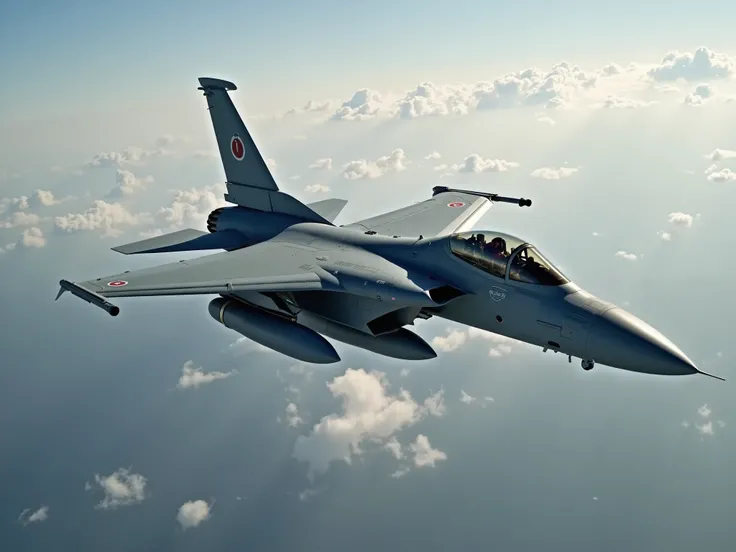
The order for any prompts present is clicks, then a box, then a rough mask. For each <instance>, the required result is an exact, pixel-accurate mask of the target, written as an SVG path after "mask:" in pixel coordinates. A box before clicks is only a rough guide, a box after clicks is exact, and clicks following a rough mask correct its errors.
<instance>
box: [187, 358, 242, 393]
mask: <svg viewBox="0 0 736 552" xmlns="http://www.w3.org/2000/svg"><path fill="white" fill-rule="evenodd" d="M234 374H237V372H236V371H235V370H233V371H231V372H204V371H202V368H195V367H194V362H192V361H191V360H187V361H186V362H185V363H184V366H182V368H181V377H180V378H179V383H177V384H176V387H177V388H179V389H190V388H194V389H197V388H198V387H199V386H200V385H205V384H208V383H212V382H213V381H216V380H221V379H225V378H229V377H230V376H232V375H234Z"/></svg>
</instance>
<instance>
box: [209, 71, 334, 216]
mask: <svg viewBox="0 0 736 552" xmlns="http://www.w3.org/2000/svg"><path fill="white" fill-rule="evenodd" d="M199 84H200V86H199V90H202V91H203V92H204V95H205V97H206V98H207V106H208V109H209V112H210V117H211V118H212V126H213V127H214V129H215V137H216V138H217V146H218V148H219V149H220V157H221V158H222V165H223V167H224V169H225V177H226V178H227V191H228V193H227V194H226V195H225V200H227V201H229V202H230V203H235V204H236V205H240V206H241V207H247V208H249V209H256V210H258V211H272V212H275V213H283V214H287V215H292V216H295V217H298V218H301V219H303V220H307V221H310V222H321V223H323V224H331V222H330V221H329V220H327V219H325V218H324V217H323V216H322V215H320V214H318V213H316V212H315V211H313V210H312V209H310V208H309V207H307V206H306V205H304V204H303V203H301V202H300V201H299V200H297V199H296V198H294V197H292V196H290V195H289V194H286V193H284V192H281V191H279V187H278V186H277V185H276V181H275V180H274V179H273V176H272V175H271V171H269V170H268V166H267V165H266V162H265V161H264V160H263V157H261V154H260V152H259V151H258V148H257V147H256V145H255V143H254V142H253V138H251V136H250V133H249V132H248V129H246V128H245V125H244V124H243V120H242V119H241V118H240V115H239V114H238V110H237V109H236V108H235V105H233V102H232V100H231V99H230V96H229V95H228V91H229V90H237V87H236V86H235V85H234V84H233V83H232V82H228V81H225V80H221V79H214V78H210V77H200V78H199Z"/></svg>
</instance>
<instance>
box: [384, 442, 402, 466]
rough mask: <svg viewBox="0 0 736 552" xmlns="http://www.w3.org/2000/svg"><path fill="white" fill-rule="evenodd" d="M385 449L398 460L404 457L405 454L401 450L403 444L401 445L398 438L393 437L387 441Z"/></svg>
mask: <svg viewBox="0 0 736 552" xmlns="http://www.w3.org/2000/svg"><path fill="white" fill-rule="evenodd" d="M383 447H384V448H385V449H386V450H388V451H389V452H390V453H391V454H392V455H393V456H394V458H396V459H397V460H401V459H402V458H403V457H404V452H403V451H402V450H401V443H399V440H398V439H397V438H396V437H391V439H389V440H388V441H386V443H385V444H384V445H383Z"/></svg>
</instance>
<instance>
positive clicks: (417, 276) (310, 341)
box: [57, 78, 722, 379]
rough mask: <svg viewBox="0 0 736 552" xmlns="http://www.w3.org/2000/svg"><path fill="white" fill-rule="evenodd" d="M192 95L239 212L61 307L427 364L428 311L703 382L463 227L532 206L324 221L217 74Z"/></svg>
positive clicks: (126, 249)
mask: <svg viewBox="0 0 736 552" xmlns="http://www.w3.org/2000/svg"><path fill="white" fill-rule="evenodd" d="M200 85H201V86H200V90H202V91H203V92H204V94H205V96H206V97H207V101H208V107H209V111H210V116H211V118H212V123H213V126H214V130H215V136H216V139H217V143H218V147H219V149H220V154H221V157H222V161H223V167H224V169H225V174H226V178H227V186H228V194H227V195H226V199H227V200H228V201H229V202H230V203H233V204H234V206H231V207H225V208H220V209H216V210H215V211H213V212H212V213H211V214H210V216H209V217H208V221H207V227H208V230H209V232H202V231H198V230H193V229H186V230H181V231H178V232H174V233H171V234H166V235H163V236H157V237H154V238H149V239H146V240H141V241H139V242H135V243H131V244H125V245H122V246H118V247H115V248H114V249H115V250H116V251H118V252H120V253H123V254H141V253H159V252H172V251H198V250H203V251H206V250H209V251H213V250H214V251H218V250H219V251H220V252H218V253H215V254H212V255H206V256H202V257H199V258H196V259H189V260H184V261H180V262H179V263H170V264H166V265H160V266H156V267H152V268H148V269H143V270H137V271H128V272H124V273H122V274H117V275H113V276H108V277H105V278H97V279H93V280H88V281H84V282H79V283H72V282H69V281H67V280H62V281H61V282H60V283H61V290H60V291H59V295H58V296H57V299H58V297H59V296H60V295H61V294H62V293H64V292H65V291H69V292H71V293H72V294H73V295H76V296H77V297H80V298H81V299H83V300H85V301H87V302H89V303H92V304H94V305H96V306H98V307H100V308H102V309H104V310H106V311H107V312H108V313H110V314H111V315H113V316H117V314H118V313H119V311H120V309H119V308H118V307H117V306H115V305H113V304H112V303H110V302H109V301H108V299H109V298H114V297H133V296H156V295H191V294H209V295H215V296H217V297H216V298H215V299H214V300H213V301H212V302H211V303H210V306H209V311H210V314H211V316H212V317H213V318H214V319H215V320H217V321H218V322H220V323H221V324H223V325H225V326H227V327H228V328H231V329H233V330H235V331H237V332H239V333H241V334H242V335H245V336H246V337H249V338H250V339H253V340H254V341H257V342H259V343H261V344H262V345H264V346H266V347H270V348H272V349H274V350H276V351H279V352H281V353H283V354H286V355H288V356H291V357H293V358H297V359H300V360H303V361H305V362H314V363H331V362H337V361H339V360H340V357H339V355H338V354H337V352H336V351H335V350H334V348H333V347H332V345H331V344H330V343H329V341H327V340H326V339H324V337H322V336H323V335H324V336H327V337H330V338H332V339H335V340H337V341H341V342H344V343H348V344H351V345H354V346H356V347H360V348H363V349H366V350H370V351H373V352H376V353H378V354H382V355H386V356H390V357H394V358H400V359H406V360H423V359H430V358H434V357H435V356H436V353H435V351H434V350H433V349H432V347H431V346H430V345H429V344H428V343H426V342H425V341H424V340H423V339H422V338H421V337H419V336H418V335H416V334H415V333H413V332H411V331H410V330H408V329H407V328H406V327H405V326H407V325H413V324H414V323H415V320H416V319H427V318H430V317H433V316H436V317H439V318H444V319H448V320H453V321H456V322H459V323H461V324H465V325H468V326H473V327H476V328H479V329H482V330H486V331H489V332H493V333H496V334H500V335H503V336H506V337H509V338H512V339H516V340H520V341H523V342H526V343H530V344H533V345H537V346H539V347H542V348H543V349H544V350H545V351H547V350H552V351H555V352H560V353H563V354H564V355H567V356H569V358H570V360H571V359H572V357H573V356H574V357H578V358H580V359H582V366H583V368H584V369H586V370H590V369H591V368H592V367H593V366H594V364H596V363H599V364H604V365H607V366H611V367H614V368H620V369H624V370H629V371H634V372H641V373H648V374H658V375H688V374H696V373H703V374H704V372H702V371H700V370H699V369H698V368H697V367H696V366H695V364H694V363H693V362H692V361H691V360H690V359H689V358H688V357H687V356H686V355H685V354H684V353H683V352H682V351H681V350H680V349H679V348H677V346H675V345H674V344H673V343H672V342H671V341H670V340H668V339H667V338H666V337H665V336H663V335H662V334H661V333H659V332H658V331H656V330H655V329H654V328H652V327H651V326H649V325H648V324H646V323H645V322H643V321H642V320H640V319H638V318H637V317H635V316H634V315H632V314H630V313H628V312H626V311H625V310H623V309H621V308H620V307H617V306H616V305H614V304H612V303H609V302H607V301H604V300H601V299H599V298H597V297H595V296H594V295H592V294H590V293H588V292H587V291H585V290H583V289H581V288H580V287H579V286H577V285H576V284H575V283H573V282H571V281H570V280H569V279H568V278H567V277H566V276H565V275H563V274H562V273H561V272H560V271H559V270H558V269H557V268H555V267H554V265H553V264H552V263H551V262H550V261H548V260H547V259H546V258H545V257H544V256H543V254H542V253H540V252H539V250H538V249H537V248H536V247H535V246H534V245H532V244H529V243H527V242H525V241H524V240H523V239H520V238H518V237H515V236H510V235H508V234H503V233H500V232H495V231H481V230H471V229H472V228H473V227H474V226H475V224H476V223H477V222H478V220H479V219H480V218H481V217H482V216H483V214H485V213H486V212H487V211H488V209H489V208H490V207H491V205H492V204H494V203H515V204H517V205H519V206H524V207H528V206H530V205H531V201H529V200H524V199H515V198H505V197H501V196H498V195H497V194H489V193H485V192H478V191H472V190H456V189H452V188H447V187H435V188H434V190H433V197H432V198H431V199H429V200H426V201H424V202H421V203H418V204H414V205H411V206H408V207H404V208H402V209H398V210H396V211H392V212H389V213H385V214H383V215H379V216H377V217H372V218H370V219H365V220H363V221H358V222H355V223H352V224H349V225H346V226H335V225H334V222H333V221H334V220H335V218H336V217H337V216H338V215H339V213H340V211H341V210H342V208H343V207H344V205H345V203H346V202H345V201H344V200H339V199H328V200H323V201H319V202H316V203H312V204H309V205H305V204H303V203H301V202H299V201H298V200H296V199H295V198H293V197H292V196H289V195H288V194H286V193H284V192H282V191H280V190H279V189H278V186H277V185H276V183H275V181H274V180H273V177H272V175H271V174H270V172H269V171H268V168H267V166H266V164H265V162H264V161H263V158H262V157H261V156H260V153H259V152H258V149H257V148H256V146H255V143H254V142H253V140H252V138H251V136H250V134H249V133H248V131H247V130H246V129H245V126H244V125H243V123H242V120H241V118H240V116H239V115H238V113H237V110H236V109H235V107H234V105H233V104H232V101H231V100H230V98H229V95H228V91H230V90H236V87H235V85H234V84H232V83H230V82H227V81H223V80H219V79H212V78H200ZM223 250H224V251H223ZM706 375H710V374H706ZM712 377H717V376H712ZM718 379H722V378H718Z"/></svg>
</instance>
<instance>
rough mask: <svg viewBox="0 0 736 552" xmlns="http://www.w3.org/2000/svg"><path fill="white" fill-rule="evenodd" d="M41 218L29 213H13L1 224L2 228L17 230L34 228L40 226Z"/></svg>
mask: <svg viewBox="0 0 736 552" xmlns="http://www.w3.org/2000/svg"><path fill="white" fill-rule="evenodd" d="M40 220H41V217H39V216H38V215H36V214H35V213H29V212H27V211H13V212H11V213H10V217H8V218H7V219H5V220H4V221H2V222H0V228H15V227H17V226H32V225H34V224H38V223H39V221H40Z"/></svg>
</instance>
